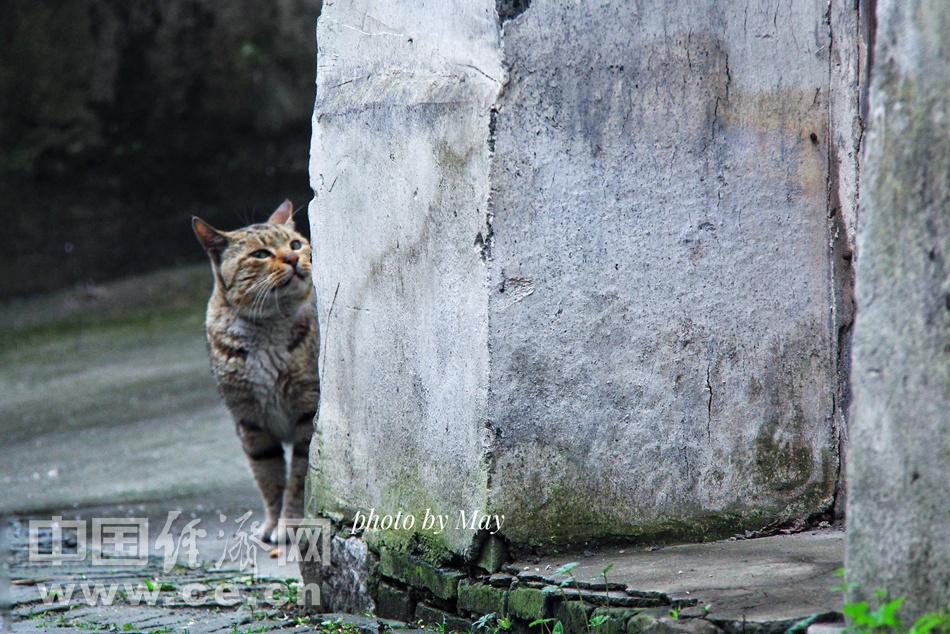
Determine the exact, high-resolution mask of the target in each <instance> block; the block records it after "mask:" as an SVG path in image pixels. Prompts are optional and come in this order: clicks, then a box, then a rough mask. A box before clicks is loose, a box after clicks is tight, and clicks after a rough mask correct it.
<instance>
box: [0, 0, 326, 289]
mask: <svg viewBox="0 0 950 634" xmlns="http://www.w3.org/2000/svg"><path fill="white" fill-rule="evenodd" d="M320 8H321V0H273V1H269V2H251V1H250V0H57V1H56V2H47V1H42V2H37V1H36V0H0V16H3V17H2V19H0V205H2V220H3V225H2V226H3V231H2V232H0V271H2V275H0V300H3V299H6V298H10V297H22V296H24V295H29V294H33V293H37V292H41V291H49V290H52V289H55V288H62V287H66V286H70V285H75V284H77V283H79V284H96V283H101V282H103V281H106V280H109V279H113V278H117V277H124V276H127V275H129V274H131V273H141V272H145V271H150V270H154V269H158V268H165V267H168V266H172V265H178V264H183V263H189V262H199V261H204V258H205V256H204V253H203V252H202V250H201V248H200V246H199V245H198V243H197V241H196V240H195V239H194V237H193V236H192V233H191V225H190V218H191V216H192V214H196V215H200V216H202V217H204V218H205V219H207V220H208V221H209V222H211V223H212V224H214V225H216V226H220V227H221V228H224V229H233V228H236V227H238V226H241V225H243V224H247V223H248V222H251V221H259V220H262V219H264V218H266V217H267V214H268V213H269V212H270V211H272V210H273V209H274V208H276V207H277V205H278V204H279V203H280V202H281V201H282V200H283V199H284V198H290V199H291V200H292V201H293V202H294V204H295V206H296V207H297V208H298V209H300V208H303V207H305V205H306V203H307V202H309V200H310V198H311V196H312V194H311V191H310V187H309V179H308V175H307V164H308V154H309V145H310V115H311V112H312V110H313V102H314V76H315V72H316V55H315V51H316V44H315V30H316V18H317V16H318V15H319V12H320ZM305 214H306V211H305V209H304V210H303V211H302V212H301V215H298V216H297V219H298V225H299V226H300V227H301V228H303V229H307V222H306V219H305Z"/></svg>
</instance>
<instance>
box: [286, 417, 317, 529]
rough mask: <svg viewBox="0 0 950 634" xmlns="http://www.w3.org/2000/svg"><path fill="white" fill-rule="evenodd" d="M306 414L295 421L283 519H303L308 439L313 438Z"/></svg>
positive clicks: (310, 421) (311, 423)
mask: <svg viewBox="0 0 950 634" xmlns="http://www.w3.org/2000/svg"><path fill="white" fill-rule="evenodd" d="M314 416H315V412H308V413H306V414H304V415H303V416H301V417H300V418H299V419H297V424H296V426H295V427H294V447H293V457H292V458H291V460H290V480H289V481H288V482H287V488H286V489H285V490H284V501H283V507H282V508H281V511H280V516H281V518H283V519H300V518H301V517H303V493H304V484H305V482H306V479H307V465H308V464H309V456H310V439H311V438H312V437H313V417H314Z"/></svg>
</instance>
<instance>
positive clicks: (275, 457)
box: [238, 421, 287, 542]
mask: <svg viewBox="0 0 950 634" xmlns="http://www.w3.org/2000/svg"><path fill="white" fill-rule="evenodd" d="M238 436H239V437H240V439H241V446H242V447H243V448H244V453H245V454H247V458H248V462H249V463H250V465H251V473H252V474H253V475H254V481H255V482H256V483H257V488H258V489H259V490H260V492H261V496H262V497H263V498H264V507H265V509H266V511H267V518H266V519H265V520H264V524H263V525H262V526H261V527H260V529H259V531H258V537H260V539H261V540H262V541H271V542H274V541H276V535H275V531H274V529H276V528H277V521H278V520H279V519H280V516H281V505H282V502H283V497H284V489H285V488H286V478H287V476H286V463H285V461H284V447H283V445H281V443H280V440H278V439H277V438H275V437H274V436H273V435H271V434H270V433H269V432H267V431H264V430H263V429H261V428H260V427H259V426H257V425H255V424H253V423H248V422H244V421H241V422H239V423H238Z"/></svg>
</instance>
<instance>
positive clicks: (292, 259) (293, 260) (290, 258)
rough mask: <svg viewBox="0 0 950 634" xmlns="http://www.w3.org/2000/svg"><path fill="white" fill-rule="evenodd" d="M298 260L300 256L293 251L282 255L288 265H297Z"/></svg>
mask: <svg viewBox="0 0 950 634" xmlns="http://www.w3.org/2000/svg"><path fill="white" fill-rule="evenodd" d="M299 261H300V256H299V255H297V254H296V253H294V252H293V251H291V252H290V253H287V254H285V255H284V262H286V263H287V264H289V265H290V266H297V262H299Z"/></svg>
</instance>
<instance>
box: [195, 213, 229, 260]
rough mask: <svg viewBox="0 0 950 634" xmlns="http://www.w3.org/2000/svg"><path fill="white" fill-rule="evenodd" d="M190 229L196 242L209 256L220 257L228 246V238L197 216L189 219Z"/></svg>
mask: <svg viewBox="0 0 950 634" xmlns="http://www.w3.org/2000/svg"><path fill="white" fill-rule="evenodd" d="M191 227H192V228H193V229H194V230H195V235H196V236H198V241H199V242H201V246H203V247H204V248H205V251H207V252H208V254H209V255H212V256H214V255H220V254H221V251H224V249H225V247H227V246H228V237H227V236H226V235H224V233H222V232H221V231H218V230H217V229H215V228H214V227H212V226H211V225H209V224H208V223H207V222H205V221H204V220H202V219H201V218H199V217H198V216H192V217H191Z"/></svg>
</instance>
